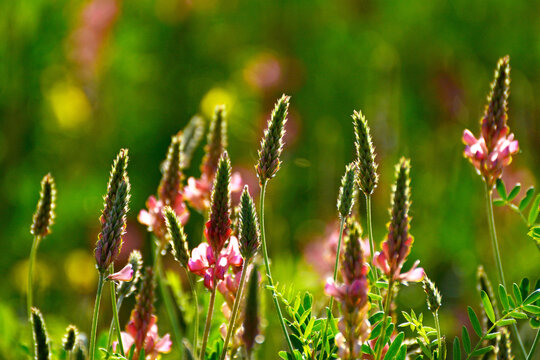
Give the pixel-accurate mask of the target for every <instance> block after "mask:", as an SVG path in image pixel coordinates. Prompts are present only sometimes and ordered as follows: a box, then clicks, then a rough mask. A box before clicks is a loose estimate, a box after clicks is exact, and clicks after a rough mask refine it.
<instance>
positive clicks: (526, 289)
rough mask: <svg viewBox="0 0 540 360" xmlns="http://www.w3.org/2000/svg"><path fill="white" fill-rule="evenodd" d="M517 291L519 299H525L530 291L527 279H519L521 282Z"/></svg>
mask: <svg viewBox="0 0 540 360" xmlns="http://www.w3.org/2000/svg"><path fill="white" fill-rule="evenodd" d="M519 289H520V290H521V297H522V298H523V299H525V298H526V297H527V294H529V291H530V290H531V283H530V282H529V279H528V278H523V279H521V282H520V283H519Z"/></svg>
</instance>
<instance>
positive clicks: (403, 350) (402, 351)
mask: <svg viewBox="0 0 540 360" xmlns="http://www.w3.org/2000/svg"><path fill="white" fill-rule="evenodd" d="M406 358H407V344H403V345H401V347H400V348H399V351H398V354H397V355H396V360H405V359H406Z"/></svg>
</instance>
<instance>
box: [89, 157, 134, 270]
mask: <svg viewBox="0 0 540 360" xmlns="http://www.w3.org/2000/svg"><path fill="white" fill-rule="evenodd" d="M126 166H127V151H125V150H122V151H120V154H119V155H118V157H117V158H116V160H115V162H114V164H113V170H112V171H111V177H110V180H109V186H108V191H107V195H106V196H105V206H104V208H103V213H102V215H101V218H100V220H101V232H100V233H99V235H98V241H97V244H96V251H95V257H96V263H97V266H98V270H99V271H100V272H101V273H103V272H104V271H106V270H107V268H108V267H109V265H111V263H112V262H113V261H114V260H115V259H116V256H118V253H119V252H120V249H121V247H122V237H123V235H124V234H125V230H126V214H127V212H128V204H129V198H130V194H129V192H130V188H131V187H130V184H129V178H128V177H127V172H126Z"/></svg>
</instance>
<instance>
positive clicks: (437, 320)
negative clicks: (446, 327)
mask: <svg viewBox="0 0 540 360" xmlns="http://www.w3.org/2000/svg"><path fill="white" fill-rule="evenodd" d="M433 318H434V319H435V328H436V329H437V349H438V350H437V351H438V356H437V358H438V359H442V355H441V347H442V344H441V326H440V325H439V310H437V311H435V312H434V313H433Z"/></svg>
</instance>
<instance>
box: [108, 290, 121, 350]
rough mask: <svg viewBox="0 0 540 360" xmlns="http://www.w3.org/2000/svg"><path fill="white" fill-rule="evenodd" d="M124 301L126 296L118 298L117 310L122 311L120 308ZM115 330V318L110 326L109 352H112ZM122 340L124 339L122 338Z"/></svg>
mask: <svg viewBox="0 0 540 360" xmlns="http://www.w3.org/2000/svg"><path fill="white" fill-rule="evenodd" d="M123 301H124V296H123V295H120V297H119V298H118V300H117V301H116V309H117V310H118V311H120V307H121V306H122V302H123ZM114 330H115V327H114V318H113V319H111V325H109V336H108V337H107V339H108V340H107V350H109V352H110V350H111V345H112V337H113V332H114ZM120 338H122V337H120Z"/></svg>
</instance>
